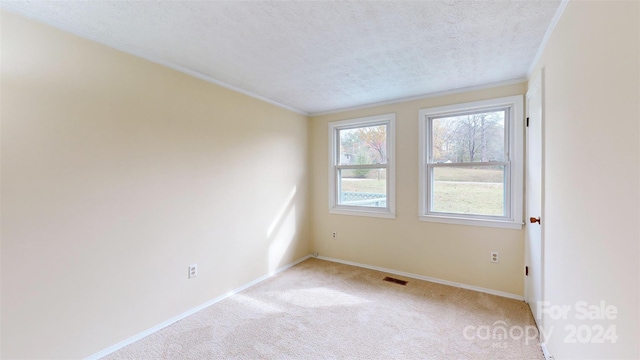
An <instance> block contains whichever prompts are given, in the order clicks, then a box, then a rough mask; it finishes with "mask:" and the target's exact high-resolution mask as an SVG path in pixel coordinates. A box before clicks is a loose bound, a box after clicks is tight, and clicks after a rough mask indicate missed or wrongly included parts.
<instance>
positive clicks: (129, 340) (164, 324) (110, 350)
mask: <svg viewBox="0 0 640 360" xmlns="http://www.w3.org/2000/svg"><path fill="white" fill-rule="evenodd" d="M310 257H311V255H307V256H305V257H303V258H301V259H298V260H296V261H294V262H292V263H290V264H287V265H285V266H283V267H281V268H278V269H276V270H274V271H271V272H270V273H268V274H266V275H263V276H261V277H259V278H257V279H255V280H253V281H251V282H249V283H246V284H244V285H242V286H240V287H238V288H235V289H233V290H231V291H228V292H226V293H224V294H222V295H220V296H218V297H216V298H215V299H212V300H209V301H207V302H206V303H204V304H202V305H199V306H196V307H194V308H193V309H191V310H187V311H185V312H183V313H182V314H180V315H177V316H174V317H172V318H171V319H169V320H166V321H163V322H161V323H160V324H158V325H156V326H154V327H152V328H149V329H147V330H145V331H143V332H141V333H138V334H136V335H133V336H131V337H129V338H127V339H125V340H123V341H121V342H119V343H117V344H115V345H111V346H109V347H108V348H106V349H104V350H102V351H99V352H97V353H95V354H93V355H91V356H89V357H87V358H86V360H97V359H100V358H102V357H105V356H107V355H109V354H111V353H113V352H115V351H118V350H120V349H122V348H123V347H125V346H127V345H129V344H132V343H134V342H136V341H138V340H140V339H142V338H144V337H147V336H149V335H151V334H153V333H155V332H157V331H159V330H162V329H164V328H166V327H167V326H169V325H171V324H173V323H175V322H176V321H179V320H182V319H184V318H186V317H187V316H189V315H193V314H195V313H197V312H198V311H200V310H202V309H204V308H207V307H209V306H211V305H213V304H215V303H217V302H219V301H222V300H224V299H226V298H228V297H229V296H232V295H235V294H237V293H239V292H241V291H243V290H245V289H248V288H250V287H252V286H254V285H256V284H258V283H260V282H262V281H264V280H267V279H268V278H270V277H272V276H274V275H276V274H278V273H280V272H283V271H285V270H287V269H288V268H290V267H292V266H294V265H297V264H299V263H301V262H303V261H305V260H307V259H308V258H310Z"/></svg>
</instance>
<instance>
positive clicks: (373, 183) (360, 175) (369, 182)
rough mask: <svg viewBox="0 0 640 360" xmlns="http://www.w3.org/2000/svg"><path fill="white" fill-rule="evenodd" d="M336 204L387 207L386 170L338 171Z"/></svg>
mask: <svg viewBox="0 0 640 360" xmlns="http://www.w3.org/2000/svg"><path fill="white" fill-rule="evenodd" d="M338 204H340V205H350V206H368V207H387V169H358V170H353V169H349V170H344V169H343V170H340V193H339V196H338Z"/></svg>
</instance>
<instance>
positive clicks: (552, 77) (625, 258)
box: [534, 1, 640, 359]
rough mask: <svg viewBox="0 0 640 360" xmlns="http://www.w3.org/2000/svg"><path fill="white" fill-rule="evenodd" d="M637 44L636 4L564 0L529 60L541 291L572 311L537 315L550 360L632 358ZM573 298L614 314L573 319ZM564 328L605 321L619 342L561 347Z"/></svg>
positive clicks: (638, 175)
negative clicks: (538, 114) (536, 78)
mask: <svg viewBox="0 0 640 360" xmlns="http://www.w3.org/2000/svg"><path fill="white" fill-rule="evenodd" d="M639 48H640V6H639V3H638V2H611V1H609V2H576V1H571V2H569V5H568V6H567V8H566V10H565V12H564V15H563V16H562V18H561V20H560V22H559V23H558V26H557V27H556V29H555V31H554V32H553V34H552V36H551V37H550V40H549V43H548V45H547V47H546V49H545V51H544V54H543V57H542V59H541V61H540V62H539V63H538V64H537V68H538V69H539V68H540V67H542V66H544V69H545V79H546V86H545V92H546V95H545V101H546V110H545V117H546V119H545V124H544V138H545V140H544V146H545V152H546V161H545V173H546V176H545V179H544V182H545V193H546V195H545V204H544V214H545V218H544V220H543V223H544V228H543V229H544V230H543V231H544V236H545V245H544V246H545V251H544V252H545V286H544V295H545V296H544V297H545V300H547V301H550V302H551V304H552V305H565V306H571V307H572V309H573V310H572V311H571V312H569V314H568V318H567V320H554V319H552V318H550V317H548V316H547V317H546V318H545V319H543V320H544V327H545V330H546V331H547V332H549V331H553V332H552V336H551V337H550V338H549V341H548V344H547V348H548V350H549V351H550V353H551V354H552V355H554V356H555V358H556V359H569V358H570V359H583V358H589V359H638V358H640V350H639V349H638V346H639V345H638V339H640V329H639V326H640V325H639V324H640V267H639V265H638V264H639V263H640V258H639V257H640V246H639V242H640V229H639V226H640V225H639V224H640V206H639V201H640V187H639V185H640V172H639V169H640V148H639V146H640V145H639V144H640V109H639V106H640V90H639V87H640V79H639V77H640V50H639ZM537 71H538V70H536V72H537ZM536 72H534V75H535V74H536ZM578 301H586V302H588V303H589V304H593V305H598V304H599V302H600V301H605V302H606V304H607V305H613V306H616V307H617V309H618V312H619V315H618V318H617V319H615V320H613V321H602V320H592V321H579V320H576V319H575V315H576V312H575V305H576V302H578ZM567 325H569V326H580V325H587V326H589V327H591V326H594V325H603V326H604V327H605V329H606V328H608V327H609V326H611V325H614V326H615V327H616V330H617V335H618V337H619V339H618V341H617V342H616V343H615V344H591V343H587V344H580V343H577V344H567V343H565V341H564V339H565V337H566V336H567V335H569V333H568V332H567V331H566V330H565V326H567Z"/></svg>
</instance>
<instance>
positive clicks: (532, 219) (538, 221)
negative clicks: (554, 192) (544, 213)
mask: <svg viewBox="0 0 640 360" xmlns="http://www.w3.org/2000/svg"><path fill="white" fill-rule="evenodd" d="M529 221H531V223H532V224H535V223H538V224H540V218H534V217H532V218H529Z"/></svg>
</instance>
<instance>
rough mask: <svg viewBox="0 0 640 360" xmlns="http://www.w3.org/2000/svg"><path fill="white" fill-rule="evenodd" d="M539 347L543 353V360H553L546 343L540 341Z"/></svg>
mask: <svg viewBox="0 0 640 360" xmlns="http://www.w3.org/2000/svg"><path fill="white" fill-rule="evenodd" d="M540 347H541V348H542V354H543V355H544V358H545V360H553V359H554V358H553V356H552V355H551V354H549V350H547V344H545V343H542V344H540Z"/></svg>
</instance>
